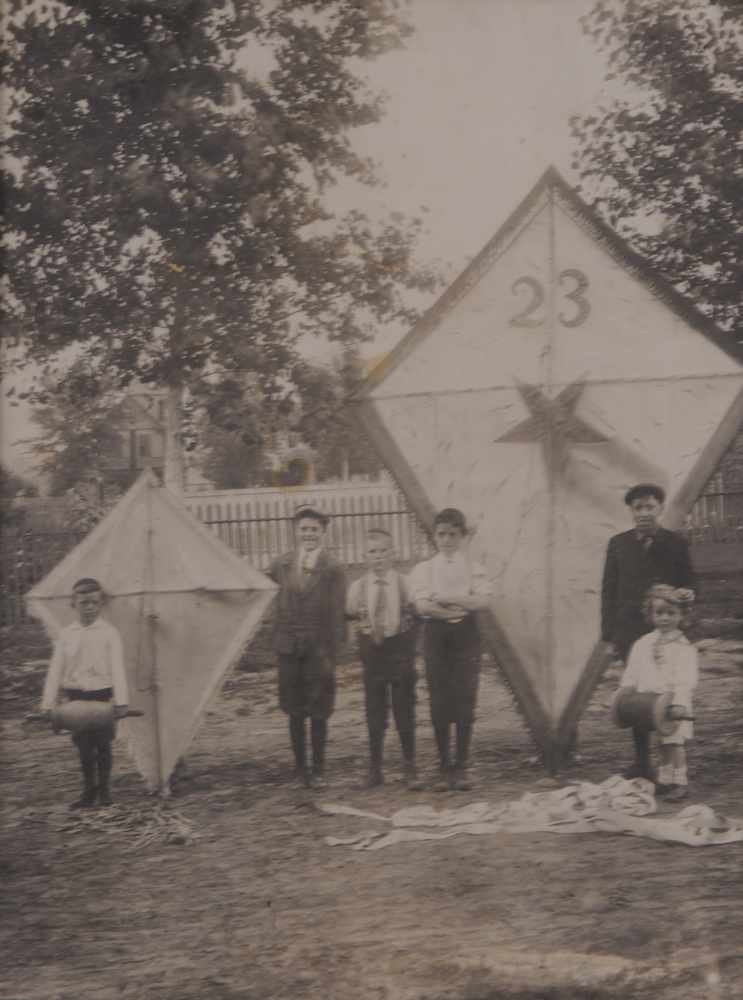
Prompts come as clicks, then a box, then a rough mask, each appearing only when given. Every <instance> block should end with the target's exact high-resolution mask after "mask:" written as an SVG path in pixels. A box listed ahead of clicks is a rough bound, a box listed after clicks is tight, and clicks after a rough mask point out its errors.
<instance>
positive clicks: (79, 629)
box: [69, 617, 103, 632]
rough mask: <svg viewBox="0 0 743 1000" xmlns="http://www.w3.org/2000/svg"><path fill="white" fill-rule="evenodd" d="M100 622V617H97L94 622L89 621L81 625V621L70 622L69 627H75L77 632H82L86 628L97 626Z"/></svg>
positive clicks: (101, 622)
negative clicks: (88, 623)
mask: <svg viewBox="0 0 743 1000" xmlns="http://www.w3.org/2000/svg"><path fill="white" fill-rule="evenodd" d="M102 624H103V621H102V619H101V618H100V617H98V618H96V620H95V621H94V622H91V623H90V625H83V623H82V622H72V623H71V624H70V626H69V627H70V628H71V629H75V630H76V631H77V632H83V631H84V630H86V629H91V628H99V627H100V626H101V625H102Z"/></svg>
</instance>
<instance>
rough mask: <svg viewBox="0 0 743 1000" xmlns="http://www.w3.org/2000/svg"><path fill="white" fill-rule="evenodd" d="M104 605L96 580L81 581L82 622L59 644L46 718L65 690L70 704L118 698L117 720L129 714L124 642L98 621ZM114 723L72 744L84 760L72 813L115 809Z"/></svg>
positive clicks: (77, 597) (75, 596)
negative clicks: (99, 807) (112, 788)
mask: <svg viewBox="0 0 743 1000" xmlns="http://www.w3.org/2000/svg"><path fill="white" fill-rule="evenodd" d="M104 601H105V597H104V593H103V588H102V587H101V585H100V583H99V582H98V581H97V580H94V579H93V578H92V577H84V578H83V579H81V580H78V581H77V583H75V585H74V586H73V588H72V606H73V607H74V608H75V610H76V611H77V616H78V620H77V621H76V622H73V623H72V624H71V625H68V626H67V627H66V628H64V629H62V631H61V632H60V634H59V638H58V639H57V641H56V643H55V645H54V653H53V655H52V661H51V663H50V665H49V671H48V673H47V676H46V681H45V683H44V692H43V694H42V698H41V711H42V712H43V713H44V715H45V716H46V717H47V718H51V714H52V709H53V708H54V706H55V704H56V702H57V698H58V695H59V692H60V689H61V690H62V693H63V695H64V696H65V699H66V700H68V701H106V702H107V701H111V698H112V696H113V699H114V710H113V720H115V719H117V718H123V717H124V716H125V715H126V714H127V710H128V701H129V695H128V691H127V683H126V674H125V672H124V657H123V652H122V647H121V638H120V636H119V633H118V631H117V630H116V629H115V628H114V626H113V625H111V624H109V623H108V622H106V621H104V620H103V619H102V618H100V617H99V616H100V613H101V609H102V608H103V604H104ZM113 720H112V722H111V724H110V725H106V726H104V727H101V728H95V729H89V730H84V731H81V732H76V733H73V736H72V742H73V743H74V744H75V746H76V747H77V750H78V753H79V755H80V767H81V769H82V774H83V793H82V796H81V797H80V798H79V799H78V800H77V801H76V802H73V803H72V805H71V806H70V808H71V809H89V808H91V807H92V806H94V805H95V804H96V801H98V802H99V803H100V805H104V806H107V805H110V804H111V792H110V784H109V783H110V779H111V769H112V766H113V754H112V752H111V743H112V741H113V738H114V735H115V722H114V721H113ZM96 779H97V780H96Z"/></svg>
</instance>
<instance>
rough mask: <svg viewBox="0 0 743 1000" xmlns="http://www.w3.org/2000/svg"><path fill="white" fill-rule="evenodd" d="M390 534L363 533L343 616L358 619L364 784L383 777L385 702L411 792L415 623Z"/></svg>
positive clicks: (416, 786)
mask: <svg viewBox="0 0 743 1000" xmlns="http://www.w3.org/2000/svg"><path fill="white" fill-rule="evenodd" d="M393 561H394V553H393V547H392V536H391V535H390V533H389V532H388V531H386V530H385V529H384V528H372V529H371V530H370V531H369V532H368V534H367V537H366V562H367V567H368V569H367V572H366V573H365V574H364V575H363V576H362V577H360V578H359V579H358V580H355V581H354V583H352V584H351V586H350V588H349V591H348V598H347V601H346V615H347V617H348V618H350V619H352V620H354V621H356V622H357V623H358V624H357V636H358V646H359V657H360V659H361V663H362V667H363V672H364V698H365V706H366V724H367V728H368V732H369V777H368V781H367V787H368V788H374V787H376V786H378V785H381V784H382V783H383V782H384V774H383V770H382V763H383V750H384V734H385V730H386V728H387V722H388V716H389V706H390V704H391V705H392V715H393V718H394V720H395V726H396V728H397V732H398V736H399V738H400V747H401V750H402V757H403V773H404V777H405V783H406V786H407V788H408V790H409V791H420V790H421V789H422V787H423V786H422V785H421V783H420V781H419V779H418V774H417V772H416V767H415V682H416V674H415V640H416V623H415V618H414V616H413V607H412V602H411V600H410V597H409V593H408V586H407V581H406V579H405V577H404V576H403V575H402V573H400V572H399V571H398V570H397V569H395V568H394V567H393Z"/></svg>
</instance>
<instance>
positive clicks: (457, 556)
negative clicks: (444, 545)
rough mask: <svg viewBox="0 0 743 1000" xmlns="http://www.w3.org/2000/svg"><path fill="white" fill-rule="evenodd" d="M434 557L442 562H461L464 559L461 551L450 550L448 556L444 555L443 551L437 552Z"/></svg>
mask: <svg viewBox="0 0 743 1000" xmlns="http://www.w3.org/2000/svg"><path fill="white" fill-rule="evenodd" d="M434 559H438V560H439V562H442V563H449V564H450V565H451V564H452V563H462V562H464V561H465V558H464V554H463V553H462V552H461V551H458V552H452V554H451V555H450V556H447V555H444V553H443V552H437V553H436V555H435V556H434Z"/></svg>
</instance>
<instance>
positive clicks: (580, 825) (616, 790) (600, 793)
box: [319, 775, 743, 851]
mask: <svg viewBox="0 0 743 1000" xmlns="http://www.w3.org/2000/svg"><path fill="white" fill-rule="evenodd" d="M319 808H320V810H321V811H322V812H324V813H327V814H329V815H347V816H359V817H360V818H362V819H367V820H368V819H373V820H376V821H377V822H379V823H381V824H383V826H382V827H381V828H379V829H376V830H374V829H371V830H370V829H365V830H364V831H363V832H362V833H360V834H357V835H355V836H345V837H332V836H330V837H326V838H325V843H326V844H328V845H329V846H331V847H333V846H348V847H353V849H354V850H357V851H361V850H371V851H378V850H381V849H382V848H384V847H389V846H391V845H392V844H399V843H402V842H405V841H413V840H443V839H446V838H448V837H454V836H458V835H460V834H470V835H473V836H484V835H489V836H492V835H493V834H496V833H501V832H502V833H538V832H550V833H599V832H600V833H627V834H632V835H634V836H638V837H650V838H652V839H654V840H664V841H672V842H675V843H681V844H688V845H689V846H694V847H699V846H705V845H711V844H730V843H736V842H740V841H743V822H742V821H738V820H730V819H727V818H726V817H724V816H721V815H720V814H719V813H715V812H714V811H713V810H712V809H710V808H709V807H708V806H704V805H693V806H687V807H686V808H685V809H682V810H681V811H680V812H679V813H678V814H677V815H675V816H669V817H663V818H661V817H657V816H652V815H650V814H652V813H654V812H655V810H656V804H655V795H654V789H653V786H652V784H651V783H650V782H648V781H645V780H643V779H642V778H635V779H634V780H632V781H629V780H626V779H625V778H621V777H619V776H618V775H615V776H613V777H611V778H607V780H606V781H603V782H602V783H601V784H600V785H595V784H591V783H590V782H587V781H581V782H574V783H571V784H569V785H567V786H566V787H564V788H559V789H555V790H554V791H550V792H526V793H524V795H522V796H521V798H520V799H516V800H514V801H512V802H505V803H500V804H498V805H491V804H489V803H487V802H473V803H471V804H469V805H466V806H463V807H461V808H458V809H442V810H437V809H434V808H433V807H432V806H423V805H418V806H410V807H408V808H405V809H400V810H398V811H397V812H396V813H393V814H392V816H389V817H386V816H380V815H379V814H377V813H372V812H367V811H364V810H362V809H354V808H353V807H352V806H344V805H335V804H332V803H327V804H323V805H320V806H319Z"/></svg>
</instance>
